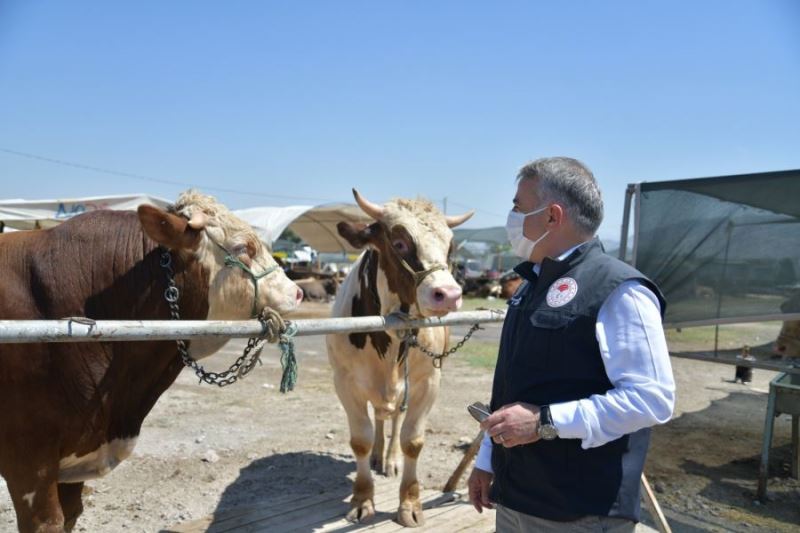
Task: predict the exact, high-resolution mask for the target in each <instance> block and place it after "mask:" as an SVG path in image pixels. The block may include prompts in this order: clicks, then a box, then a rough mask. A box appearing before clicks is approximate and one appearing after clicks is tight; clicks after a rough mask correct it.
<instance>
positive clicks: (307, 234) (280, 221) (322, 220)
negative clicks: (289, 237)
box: [234, 203, 373, 253]
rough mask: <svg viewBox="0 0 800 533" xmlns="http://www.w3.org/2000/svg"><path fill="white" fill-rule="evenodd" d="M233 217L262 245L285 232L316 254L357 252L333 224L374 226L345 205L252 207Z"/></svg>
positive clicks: (352, 206) (367, 217)
mask: <svg viewBox="0 0 800 533" xmlns="http://www.w3.org/2000/svg"><path fill="white" fill-rule="evenodd" d="M234 214H235V215H236V216H238V217H239V218H241V219H242V220H244V221H245V222H247V223H248V224H250V225H251V226H253V228H255V230H256V232H257V233H258V234H259V236H260V237H261V239H262V240H263V241H264V242H267V243H270V244H271V243H273V242H275V241H276V240H277V239H278V237H279V236H280V235H281V233H283V232H284V231H285V230H286V229H287V228H288V229H291V230H292V231H293V232H294V233H295V234H297V236H298V237H300V238H301V239H303V241H305V243H306V244H308V245H309V246H311V247H312V248H314V249H315V250H317V251H319V252H347V253H353V252H357V251H359V250H357V249H355V248H353V247H352V246H350V243H348V242H347V241H346V240H344V239H343V238H342V237H341V236H340V235H339V232H338V231H337V230H336V224H338V223H339V222H343V221H345V222H352V223H366V224H369V223H371V222H373V220H372V219H371V218H370V217H369V216H368V215H366V214H365V213H364V212H363V211H362V210H361V208H359V207H358V206H357V205H355V204H344V203H342V204H324V205H319V206H307V205H295V206H289V207H254V208H252V209H240V210H238V211H234Z"/></svg>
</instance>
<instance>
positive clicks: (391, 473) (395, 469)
mask: <svg viewBox="0 0 800 533" xmlns="http://www.w3.org/2000/svg"><path fill="white" fill-rule="evenodd" d="M404 419H405V413H404V412H402V411H400V410H399V409H398V410H397V411H395V413H394V415H393V416H392V436H391V437H390V438H389V449H388V450H387V451H386V462H385V463H384V470H383V473H384V475H386V476H387V477H395V476H397V475H398V474H399V473H400V467H401V465H402V464H403V459H402V453H401V452H400V427H401V426H402V424H403V420H404Z"/></svg>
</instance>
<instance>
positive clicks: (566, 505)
mask: <svg viewBox="0 0 800 533" xmlns="http://www.w3.org/2000/svg"><path fill="white" fill-rule="evenodd" d="M541 267H542V268H541V271H540V274H539V276H538V279H537V276H536V275H535V274H534V273H533V270H532V269H533V264H532V263H529V262H526V263H522V264H520V265H518V266H517V268H516V269H515V270H516V271H517V272H518V273H519V274H520V275H521V276H522V277H523V279H525V282H523V284H522V285H521V286H520V288H519V289H518V290H517V292H516V294H514V296H512V298H511V299H510V300H509V307H508V313H507V315H506V319H505V322H504V323H503V332H502V336H501V340H500V354H499V356H498V360H497V367H496V368H495V374H494V384H493V387H492V403H491V407H492V410H495V409H498V408H500V407H502V406H503V405H506V404H509V403H513V402H527V403H532V404H536V405H548V404H552V403H560V402H568V401H572V400H579V399H583V398H588V397H589V396H591V395H593V394H604V393H605V392H606V391H608V390H609V389H611V388H612V385H611V382H610V381H609V380H608V376H607V375H606V372H605V367H604V366H603V361H602V358H601V355H600V348H599V346H598V343H597V338H596V335H595V324H596V322H597V314H598V312H599V310H600V307H601V306H602V305H603V302H605V300H606V298H608V296H609V295H610V294H611V292H613V291H614V289H616V288H617V287H618V286H619V285H620V284H622V283H623V282H624V281H627V280H632V279H636V280H639V281H640V282H641V283H642V284H644V285H645V286H647V287H648V288H649V289H650V290H652V291H653V292H654V293H655V294H656V296H657V297H658V299H659V301H660V303H661V312H662V316H663V312H664V309H665V308H666V304H665V302H664V298H663V296H662V295H661V292H660V291H659V290H658V288H657V287H656V286H655V284H653V283H652V282H651V281H650V280H648V279H647V278H646V277H644V275H643V274H641V273H640V272H639V271H637V270H636V269H634V268H632V267H630V266H629V265H627V264H625V263H623V262H622V261H619V260H617V259H614V258H613V257H611V256H609V255H607V254H606V253H605V252H604V251H603V248H602V245H601V244H600V242H599V241H598V240H597V239H594V240H592V241H590V242H588V243H586V244H584V245H581V246H580V247H579V248H578V249H577V250H575V251H574V252H573V253H572V254H570V255H569V257H567V258H566V259H565V260H564V261H553V260H551V259H545V260H544V261H543V262H542V265H541ZM564 278H570V279H571V280H572V281H569V280H567V281H566V282H559V283H555V282H556V281H558V280H562V279H564ZM573 282H574V283H573ZM551 286H554V287H555V288H554V289H553V290H554V291H558V289H559V288H561V289H562V291H563V292H564V294H563V295H561V296H562V298H561V300H560V302H559V301H558V298H556V300H555V301H554V302H553V303H561V302H566V303H564V304H563V305H560V306H556V307H553V306H551V305H550V304H548V302H547V294H548V290H550V288H551ZM575 287H577V291H575V293H574V296H573V297H572V298H571V299H569V294H571V291H572V290H573V289H574V288H575ZM556 296H558V295H556ZM649 440H650V430H649V429H647V428H646V429H642V430H639V431H637V432H635V433H631V434H629V435H625V436H623V437H621V438H619V439H616V440H614V441H611V442H609V443H606V444H604V445H603V446H598V447H596V448H590V449H588V450H584V449H582V448H581V442H580V440H579V439H558V438H557V439H555V440H552V441H544V440H540V441H538V442H535V443H533V444H527V445H523V446H515V447H513V448H504V447H503V446H500V445H495V446H493V448H492V468H493V469H494V474H495V475H494V484H493V486H492V494H491V495H492V498H493V500H494V501H496V502H498V503H500V504H501V505H503V506H505V507H509V508H511V509H514V510H515V511H519V512H522V513H525V514H530V515H533V516H538V517H541V518H545V519H548V520H557V521H567V520H577V519H579V518H581V517H583V516H587V515H595V516H617V517H622V518H627V519H630V520H634V521H638V520H639V511H640V509H639V478H640V476H641V474H642V470H643V468H644V461H645V456H646V455H647V446H648V444H649Z"/></svg>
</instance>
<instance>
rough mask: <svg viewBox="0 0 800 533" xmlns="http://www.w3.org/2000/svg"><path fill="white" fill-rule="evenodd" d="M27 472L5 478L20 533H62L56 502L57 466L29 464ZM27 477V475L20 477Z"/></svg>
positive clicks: (62, 527)
mask: <svg viewBox="0 0 800 533" xmlns="http://www.w3.org/2000/svg"><path fill="white" fill-rule="evenodd" d="M30 466H31V467H33V468H32V469H30V471H29V472H25V473H23V472H20V471H19V470H17V471H16V472H15V474H16V475H13V476H9V477H10V479H9V478H6V481H7V485H8V492H9V494H10V495H11V501H12V502H13V504H14V510H15V511H16V513H17V528H18V529H19V531H20V533H63V532H64V513H63V512H62V510H61V504H60V502H59V499H58V466H57V464H56V465H52V466H51V467H47V466H39V467H38V468H37V465H36V464H32V465H30ZM24 474H27V475H24Z"/></svg>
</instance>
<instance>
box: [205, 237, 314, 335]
mask: <svg viewBox="0 0 800 533" xmlns="http://www.w3.org/2000/svg"><path fill="white" fill-rule="evenodd" d="M206 232H207V234H208V236H209V237H210V238H208V237H207V238H206V239H205V240H204V242H203V244H202V245H201V250H199V251H198V257H199V258H200V260H201V261H202V263H203V266H204V269H205V270H206V271H207V272H208V273H209V291H208V300H209V301H208V303H209V306H208V319H209V320H243V319H247V318H250V317H251V316H252V312H253V308H254V307H255V310H256V312H259V311H261V309H263V308H264V307H267V306H268V307H271V308H273V309H275V310H276V311H278V313H287V312H289V311H293V310H294V309H296V308H297V306H298V305H299V303H300V302H299V300H298V298H297V295H298V291H299V290H300V289H299V287H298V286H297V285H296V284H295V283H294V282H293V281H291V280H290V279H289V278H287V277H286V274H285V273H284V272H283V269H282V268H280V266H279V265H278V264H277V263H276V262H275V259H273V258H272V256H271V255H270V254H269V253H268V251H267V249H266V247H264V246H262V245H260V243H259V246H258V247H256V250H257V253H256V255H255V256H254V257H250V256H249V254H248V251H247V250H248V245H247V242H246V239H247V238H250V237H251V236H246V235H239V236H233V237H229V236H227V235H225V233H224V232H223V230H222V229H221V228H219V227H209V228H207V229H206ZM211 239H213V240H214V241H216V242H217V243H219V244H220V245H222V246H224V247H225V248H226V249H227V250H228V252H230V254H231V255H232V256H233V257H235V258H236V259H238V260H240V261H242V262H243V263H245V265H246V266H248V268H249V269H250V270H251V271H252V272H253V274H254V275H255V276H256V277H259V276H260V275H261V274H263V273H264V272H267V271H270V272H269V273H268V274H267V275H266V276H263V277H260V278H259V279H257V280H256V283H258V300H256V290H255V285H254V283H253V278H252V277H251V276H250V275H249V274H248V273H247V272H246V271H245V270H243V269H242V268H240V267H238V266H235V265H226V264H225V256H226V252H225V251H224V250H222V249H221V248H220V247H219V246H217V245H216V244H214V242H211ZM250 248H251V249H252V248H253V247H252V245H251V246H250ZM254 304H255V305H254Z"/></svg>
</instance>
